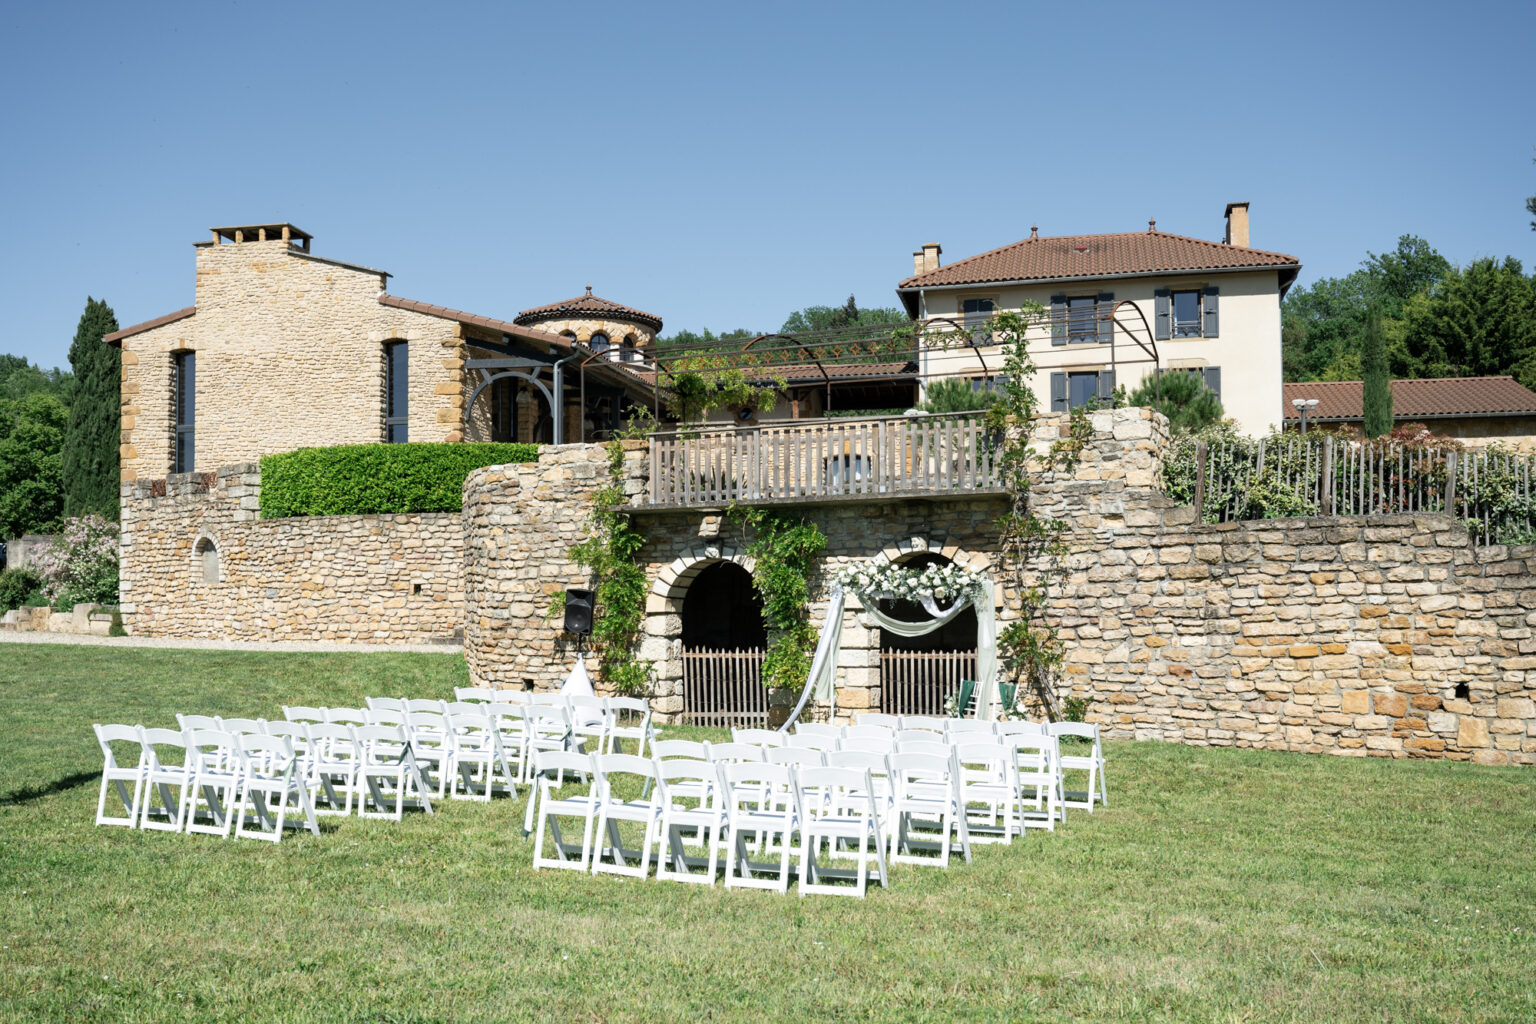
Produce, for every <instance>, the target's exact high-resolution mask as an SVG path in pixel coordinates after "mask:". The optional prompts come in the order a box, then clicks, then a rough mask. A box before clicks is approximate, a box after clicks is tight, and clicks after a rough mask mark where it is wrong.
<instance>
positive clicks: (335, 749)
mask: <svg viewBox="0 0 1536 1024" xmlns="http://www.w3.org/2000/svg"><path fill="white" fill-rule="evenodd" d="M357 747H358V741H357V736H356V735H355V734H354V733H353V731H352V726H350V725H342V724H341V723H340V722H322V723H320V724H318V725H311V726H310V727H309V748H310V750H311V751H313V752H314V753H315V754H316V755H318V756H320V757H323V758H325V759H327V760H331V761H351V760H355V759H356V758H357V753H358V750H357Z"/></svg>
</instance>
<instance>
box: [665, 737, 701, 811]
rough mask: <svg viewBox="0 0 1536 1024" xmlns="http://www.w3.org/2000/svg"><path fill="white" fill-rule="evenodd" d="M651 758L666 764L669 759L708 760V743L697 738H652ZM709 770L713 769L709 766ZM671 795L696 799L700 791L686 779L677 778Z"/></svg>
mask: <svg viewBox="0 0 1536 1024" xmlns="http://www.w3.org/2000/svg"><path fill="white" fill-rule="evenodd" d="M651 758H652V760H654V761H656V762H657V763H658V764H663V765H665V764H667V763H668V762H671V761H689V762H692V761H705V762H707V761H709V760H710V757H709V744H708V743H700V742H698V741H697V740H654V741H652V743H651ZM710 770H711V771H713V770H714V769H713V768H711V769H710ZM672 788H673V789H674V790H675V792H674V793H673V796H677V797H686V798H688V799H690V800H691V799H697V798H698V797H699V796H701V795H702V792H701V791H699V790H698V789H697V787H694V786H691V785H690V784H689V783H688V782H687V780H685V779H681V778H680V779H678V781H677V782H676V783H674V784H673V787H672Z"/></svg>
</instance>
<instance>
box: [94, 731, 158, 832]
mask: <svg viewBox="0 0 1536 1024" xmlns="http://www.w3.org/2000/svg"><path fill="white" fill-rule="evenodd" d="M92 728H93V729H95V730H96V743H97V744H98V745H99V746H100V747H101V794H100V795H99V796H98V797H97V798H96V824H98V825H127V826H128V827H129V828H134V827H136V826H137V825H138V823H139V810H140V804H139V801H140V800H142V799H143V797H144V779H145V775H146V773H147V772H148V764H147V761H146V759H145V756H144V744H143V737H142V735H141V729H140V727H139V726H137V725H94V726H92ZM114 743H116V744H118V745H119V749H118V750H117V751H114V750H113V749H112V744H114ZM119 755H121V758H119ZM129 784H131V786H132V788H130V785H129ZM109 789H110V790H113V791H115V792H116V793H117V798H118V800H120V801H121V802H122V805H123V813H122V814H121V815H117V814H108V813H107V791H108V790H109Z"/></svg>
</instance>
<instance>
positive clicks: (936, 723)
mask: <svg viewBox="0 0 1536 1024" xmlns="http://www.w3.org/2000/svg"><path fill="white" fill-rule="evenodd" d="M948 721H949V719H948V718H941V717H939V716H937V715H902V716H901V728H902V729H903V730H910V729H921V730H922V731H924V732H937V733H943V732H945V723H946V722H948Z"/></svg>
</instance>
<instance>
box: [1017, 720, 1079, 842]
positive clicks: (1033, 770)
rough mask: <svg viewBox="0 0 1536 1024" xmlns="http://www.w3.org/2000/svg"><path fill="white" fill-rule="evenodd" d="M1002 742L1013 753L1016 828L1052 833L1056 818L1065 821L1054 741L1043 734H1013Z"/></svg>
mask: <svg viewBox="0 0 1536 1024" xmlns="http://www.w3.org/2000/svg"><path fill="white" fill-rule="evenodd" d="M1003 742H1004V743H1005V744H1006V745H1007V746H1008V749H1009V750H1011V751H1012V752H1013V765H1014V781H1015V784H1016V785H1017V786H1018V792H1019V826H1020V828H1021V829H1024V828H1043V829H1046V830H1048V831H1052V832H1054V831H1055V830H1056V821H1057V819H1058V818H1059V819H1061V820H1062V821H1063V822H1064V821H1066V820H1067V810H1066V806H1065V804H1064V802H1063V799H1062V797H1063V794H1062V784H1061V765H1060V760H1059V754H1058V753H1057V749H1058V745H1057V741H1056V737H1054V736H1052V735H1050V734H1048V733H1044V732H1016V733H1012V734H1010V735H1008V736H1004V737H1003Z"/></svg>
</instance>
